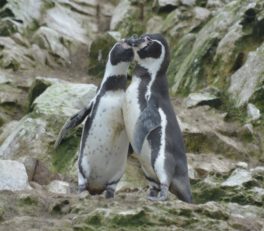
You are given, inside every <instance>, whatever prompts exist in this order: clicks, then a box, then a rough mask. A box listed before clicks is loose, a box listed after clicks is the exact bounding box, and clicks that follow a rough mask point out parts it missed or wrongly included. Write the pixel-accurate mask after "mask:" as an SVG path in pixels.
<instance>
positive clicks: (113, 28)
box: [0, 0, 264, 231]
mask: <svg viewBox="0 0 264 231" xmlns="http://www.w3.org/2000/svg"><path fill="white" fill-rule="evenodd" d="M263 28H264V3H263V1H262V0H232V1H226V0H156V1H147V0H140V1H134V0H120V1H104V0H101V1H97V0H59V1H55V0H42V1H40V0H38V1H36V0H34V1H33V0H20V1H16V0H4V1H2V2H1V3H0V145H1V146H0V230H12V231H13V230H19V231H21V230H161V229H162V230H256V231H258V230H261V231H263V227H264V222H263V220H264V212H263V206H264V166H263V162H264V151H263V150H264V135H263V134H264V119H263V113H264V104H263V99H264V98H263V97H264V85H263V84H264V65H263V63H264V47H263V46H264V29H263ZM155 32H159V33H163V34H164V35H165V36H166V38H167V39H168V41H169V44H170V48H171V64H170V66H169V70H168V79H169V83H170V92H171V96H172V101H173V104H174V106H175V111H176V113H177V117H178V120H179V122H180V126H181V129H182V131H183V134H184V139H185V144H186V149H187V152H188V154H187V156H188V160H189V162H188V163H189V175H190V178H191V184H192V191H193V197H194V204H192V205H188V204H185V203H182V202H180V201H179V200H177V199H176V198H175V197H174V196H173V195H170V198H169V200H168V201H167V202H155V203H153V202H150V201H147V200H146V195H147V189H148V188H147V184H146V182H145V180H144V177H143V176H142V172H141V169H140V167H139V165H138V163H137V161H136V159H134V157H133V156H132V157H130V158H129V161H128V165H127V170H126V174H125V175H124V177H123V178H122V181H121V182H120V184H119V185H118V192H117V195H116V198H115V199H114V200H106V199H104V197H103V196H102V195H101V196H90V195H88V194H87V193H83V194H80V195H79V194H77V192H76V184H77V183H76V178H77V177H76V159H77V154H76V152H77V150H78V145H79V139H80V135H81V127H79V128H76V129H75V130H74V131H72V132H71V134H69V135H68V137H67V138H66V139H65V140H64V141H63V143H62V144H61V145H60V147H59V148H58V149H57V150H54V148H53V145H54V142H55V139H56V136H57V134H58V132H59V129H60V127H61V126H62V125H63V123H64V121H65V120H66V119H67V118H68V117H69V116H70V115H72V114H73V113H75V112H76V111H77V110H78V109H80V108H82V107H83V106H84V105H86V104H88V103H89V101H90V99H91V98H92V97H93V96H94V94H95V91H96V85H97V84H98V83H99V82H100V78H101V76H102V72H103V69H104V65H105V60H106V56H107V53H108V51H109V49H110V47H111V46H112V44H113V43H114V42H115V41H116V40H118V39H120V38H121V37H126V36H130V35H132V34H135V33H136V34H139V35H140V34H142V33H155ZM132 71H133V69H132V68H131V70H130V72H132Z"/></svg>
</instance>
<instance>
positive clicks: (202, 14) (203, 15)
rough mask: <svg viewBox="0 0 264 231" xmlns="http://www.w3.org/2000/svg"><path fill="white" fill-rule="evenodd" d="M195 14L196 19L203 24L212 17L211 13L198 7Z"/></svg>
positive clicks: (194, 9) (194, 10)
mask: <svg viewBox="0 0 264 231" xmlns="http://www.w3.org/2000/svg"><path fill="white" fill-rule="evenodd" d="M193 12H194V17H195V18H196V19H197V20H200V21H202V22H204V21H206V20H207V19H208V18H209V17H210V15H211V12H210V11H209V10H208V9H206V8H203V7H198V6H196V7H194V8H193Z"/></svg>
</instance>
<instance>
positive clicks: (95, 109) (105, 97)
mask: <svg viewBox="0 0 264 231" xmlns="http://www.w3.org/2000/svg"><path fill="white" fill-rule="evenodd" d="M132 59H133V50H132V48H131V46H129V45H128V44H127V43H126V42H125V41H122V42H118V43H116V44H115V45H114V46H113V48H112V49H111V51H110V52H109V55H108V61H107V64H106V68H105V74H104V78H103V80H102V82H101V84H100V86H99V87H98V89H97V93H96V95H95V97H94V98H93V99H92V100H91V102H90V105H89V107H87V108H84V109H82V110H81V111H79V112H78V113H76V114H75V115H73V116H72V117H71V118H70V119H69V120H68V121H67V122H66V123H65V124H64V126H63V128H62V129H61V131H60V134H59V136H58V138H57V141H56V143H55V147H56V146H58V145H59V143H60V142H61V140H62V139H63V137H64V136H65V135H66V133H67V131H68V130H69V129H70V128H73V127H76V126H77V125H78V124H80V123H81V122H82V121H83V120H84V119H85V118H87V119H86V122H85V125H84V128H83V132H82V137H81V144H80V151H79V156H78V186H79V191H83V190H86V189H87V190H88V191H89V192H90V194H92V195H94V194H101V193H102V192H103V191H105V190H106V194H105V196H106V198H111V197H114V193H115V188H116V186H117V183H118V182H119V180H120V178H121V177H122V175H123V173H124V171H125V166H126V161H127V154H128V147H129V141H128V137H127V134H126V131H125V125H124V120H123V114H122V104H123V101H124V97H125V89H126V77H127V70H128V67H129V63H130V62H131V61H132Z"/></svg>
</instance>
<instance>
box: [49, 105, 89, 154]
mask: <svg viewBox="0 0 264 231" xmlns="http://www.w3.org/2000/svg"><path fill="white" fill-rule="evenodd" d="M92 105H93V103H91V104H90V105H89V107H88V108H87V107H85V108H83V109H82V110H80V111H79V112H77V113H76V114H74V115H73V116H71V117H70V118H69V119H68V120H67V121H66V122H65V124H64V125H63V127H62V128H61V130H60V132H59V135H58V137H57V139H56V142H55V144H54V149H56V148H57V147H58V146H59V145H60V143H61V141H62V140H63V138H64V137H65V135H66V134H67V132H68V130H69V129H72V128H75V127H77V126H78V125H79V124H81V123H82V122H83V120H84V119H85V118H86V117H87V116H88V115H89V114H90V112H91V110H92Z"/></svg>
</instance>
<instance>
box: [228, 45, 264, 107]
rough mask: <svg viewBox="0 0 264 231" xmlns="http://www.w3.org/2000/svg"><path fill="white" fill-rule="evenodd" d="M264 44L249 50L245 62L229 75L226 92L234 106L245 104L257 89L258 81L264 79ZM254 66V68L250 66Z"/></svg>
mask: <svg viewBox="0 0 264 231" xmlns="http://www.w3.org/2000/svg"><path fill="white" fill-rule="evenodd" d="M263 54H264V44H262V45H261V46H260V47H259V48H258V49H257V50H256V51H254V52H250V53H249V54H248V58H247V60H246V63H245V64H244V65H243V66H242V67H241V68H240V69H239V70H238V71H236V72H235V73H234V74H233V75H232V76H231V83H230V87H229V89H228V92H229V93H230V95H231V96H232V98H233V99H234V101H235V103H236V106H237V107H240V106H242V105H244V104H246V103H247V102H248V101H249V100H250V98H251V96H252V95H253V94H254V93H255V92H256V91H257V88H258V87H259V83H261V82H262V81H264V77H263V74H262V73H263V72H264V66H263V62H264V55H263ZM252 67H254V68H252Z"/></svg>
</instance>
